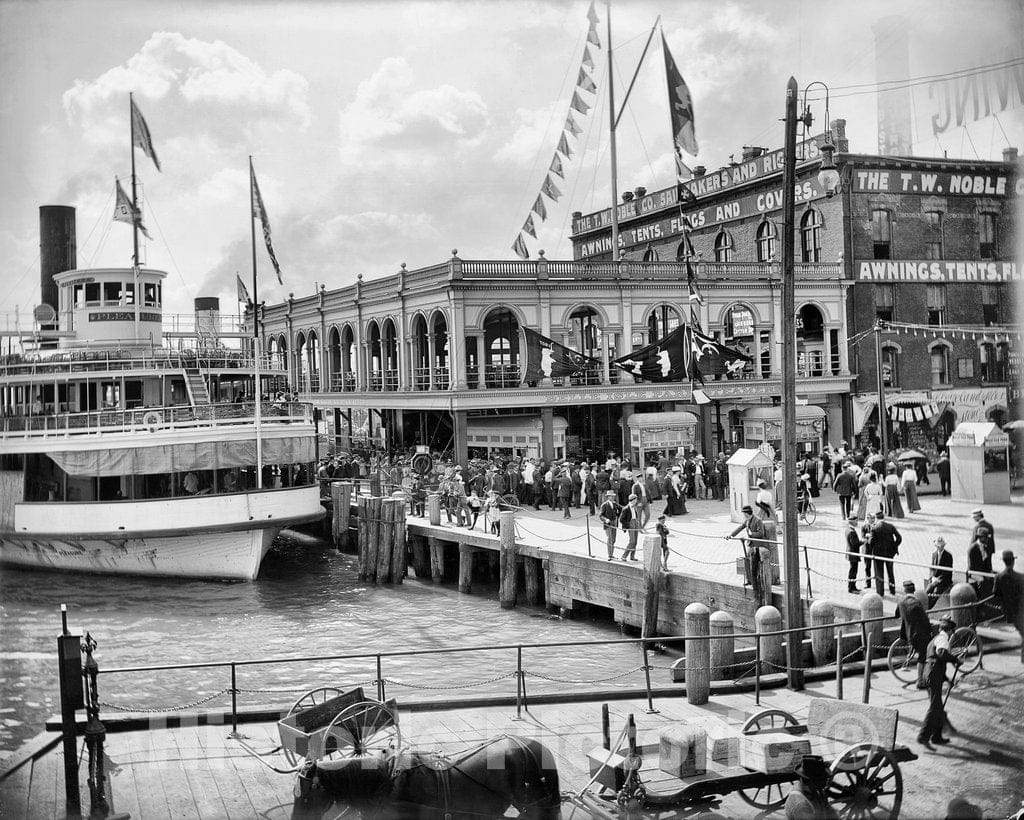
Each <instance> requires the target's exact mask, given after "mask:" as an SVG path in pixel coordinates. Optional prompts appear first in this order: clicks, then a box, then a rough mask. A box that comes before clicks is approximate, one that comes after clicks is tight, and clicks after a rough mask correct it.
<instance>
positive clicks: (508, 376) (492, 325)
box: [484, 308, 519, 387]
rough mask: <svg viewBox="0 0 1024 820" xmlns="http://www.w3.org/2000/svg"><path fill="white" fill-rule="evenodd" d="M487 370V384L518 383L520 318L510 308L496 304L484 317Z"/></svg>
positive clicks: (485, 370) (507, 384)
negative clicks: (496, 306)
mask: <svg viewBox="0 0 1024 820" xmlns="http://www.w3.org/2000/svg"><path fill="white" fill-rule="evenodd" d="M484 373H485V377H486V381H487V386H488V387H514V386H516V385H517V384H519V321H518V319H516V316H515V314H514V313H513V312H512V311H511V310H509V309H508V308H495V309H494V310H492V311H491V312H490V313H488V314H487V318H486V319H485V320H484Z"/></svg>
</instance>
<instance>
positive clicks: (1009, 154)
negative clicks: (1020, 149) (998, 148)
mask: <svg viewBox="0 0 1024 820" xmlns="http://www.w3.org/2000/svg"><path fill="white" fill-rule="evenodd" d="M1016 161H1017V149H1016V148H1012V147H1010V148H1004V149H1003V162H1016Z"/></svg>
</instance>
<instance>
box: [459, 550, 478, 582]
mask: <svg viewBox="0 0 1024 820" xmlns="http://www.w3.org/2000/svg"><path fill="white" fill-rule="evenodd" d="M474 552H476V549H475V548H474V547H473V546H472V545H470V544H459V592H472V591H473V588H472V587H473V583H472V582H473V553H474Z"/></svg>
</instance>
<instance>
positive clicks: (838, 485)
mask: <svg viewBox="0 0 1024 820" xmlns="http://www.w3.org/2000/svg"><path fill="white" fill-rule="evenodd" d="M832 489H833V490H835V493H836V495H838V496H839V512H840V514H841V515H842V516H843V518H847V517H849V515H850V502H851V500H852V499H853V497H854V496H855V495H856V494H857V476H855V475H854V474H853V471H852V470H850V465H849V464H844V465H843V469H842V471H841V472H840V473H839V475H837V476H836V480H835V481H834V482H833V483H832Z"/></svg>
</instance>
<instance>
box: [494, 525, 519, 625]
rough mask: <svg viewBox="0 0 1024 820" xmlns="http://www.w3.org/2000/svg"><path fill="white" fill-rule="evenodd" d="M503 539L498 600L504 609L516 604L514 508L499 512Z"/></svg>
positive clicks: (500, 534) (501, 538) (501, 537)
mask: <svg viewBox="0 0 1024 820" xmlns="http://www.w3.org/2000/svg"><path fill="white" fill-rule="evenodd" d="M498 520H499V522H500V523H499V527H500V532H499V538H500V540H501V580H500V587H499V592H498V601H499V603H500V604H501V608H502V609H512V607H514V606H515V605H516V524H515V513H514V512H513V511H512V510H502V511H501V512H500V513H499V514H498Z"/></svg>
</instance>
